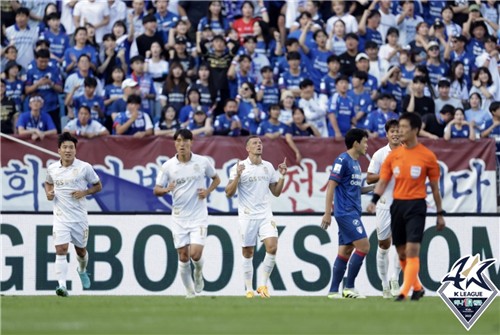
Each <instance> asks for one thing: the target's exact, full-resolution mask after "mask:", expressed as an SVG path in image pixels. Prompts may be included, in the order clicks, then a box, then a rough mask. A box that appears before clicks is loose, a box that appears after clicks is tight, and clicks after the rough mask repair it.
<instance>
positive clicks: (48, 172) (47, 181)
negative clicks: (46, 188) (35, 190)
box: [45, 169, 54, 185]
mask: <svg viewBox="0 0 500 335" xmlns="http://www.w3.org/2000/svg"><path fill="white" fill-rule="evenodd" d="M45 182H46V183H47V184H51V185H53V184H54V180H52V176H51V175H50V169H47V176H46V177H45Z"/></svg>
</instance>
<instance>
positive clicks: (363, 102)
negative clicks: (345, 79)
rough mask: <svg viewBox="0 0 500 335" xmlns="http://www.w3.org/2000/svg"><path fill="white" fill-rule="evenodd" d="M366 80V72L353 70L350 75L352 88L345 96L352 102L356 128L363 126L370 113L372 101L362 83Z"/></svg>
mask: <svg viewBox="0 0 500 335" xmlns="http://www.w3.org/2000/svg"><path fill="white" fill-rule="evenodd" d="M367 80H368V73H366V72H363V71H355V72H354V73H353V75H352V79H351V82H352V89H350V90H349V91H347V96H348V97H349V98H351V100H352V101H353V103H354V112H355V113H356V117H355V118H356V122H355V125H356V128H363V125H364V124H365V120H366V118H367V117H368V115H369V114H370V113H371V111H372V108H373V101H372V98H371V97H370V94H368V93H367V92H366V91H365V89H364V84H365V82H366V81H367Z"/></svg>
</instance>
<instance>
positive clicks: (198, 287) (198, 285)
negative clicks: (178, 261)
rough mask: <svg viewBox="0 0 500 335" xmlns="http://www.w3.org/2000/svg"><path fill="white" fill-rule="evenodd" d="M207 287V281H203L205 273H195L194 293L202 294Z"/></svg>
mask: <svg viewBox="0 0 500 335" xmlns="http://www.w3.org/2000/svg"><path fill="white" fill-rule="evenodd" d="M197 272H199V273H197ZM204 287H205V281H204V280H203V273H202V272H201V271H195V272H194V291H195V292H196V293H201V291H203V288H204Z"/></svg>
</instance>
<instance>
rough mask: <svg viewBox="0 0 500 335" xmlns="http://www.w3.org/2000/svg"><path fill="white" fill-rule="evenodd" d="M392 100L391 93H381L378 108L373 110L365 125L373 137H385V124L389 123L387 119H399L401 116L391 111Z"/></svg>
mask: <svg viewBox="0 0 500 335" xmlns="http://www.w3.org/2000/svg"><path fill="white" fill-rule="evenodd" d="M390 100H391V95H390V94H387V93H382V94H380V95H379V96H378V99H377V106H378V109H377V110H375V111H373V112H371V113H370V115H369V116H368V118H367V119H366V121H365V126H364V127H363V128H364V129H366V131H367V132H368V134H369V136H370V137H371V138H373V137H379V138H384V137H385V136H386V132H385V124H386V123H387V121H389V120H391V119H395V120H397V119H398V118H399V115H398V114H396V113H394V112H391V111H390V109H389V104H390Z"/></svg>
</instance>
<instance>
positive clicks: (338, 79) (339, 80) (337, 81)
mask: <svg viewBox="0 0 500 335" xmlns="http://www.w3.org/2000/svg"><path fill="white" fill-rule="evenodd" d="M342 80H344V81H347V82H349V77H348V76H346V75H345V74H343V75H341V76H339V77H338V78H337V79H335V85H337V84H338V83H339V82H341V81H342Z"/></svg>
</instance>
